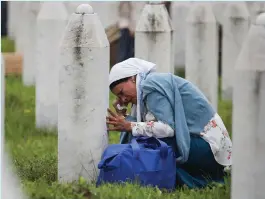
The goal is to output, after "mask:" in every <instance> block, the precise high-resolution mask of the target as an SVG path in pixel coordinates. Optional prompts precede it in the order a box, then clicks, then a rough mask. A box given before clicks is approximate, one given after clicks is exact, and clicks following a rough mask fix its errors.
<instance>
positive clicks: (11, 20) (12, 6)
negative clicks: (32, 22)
mask: <svg viewBox="0 0 265 199" xmlns="http://www.w3.org/2000/svg"><path fill="white" fill-rule="evenodd" d="M7 7H8V12H7V17H8V20H7V23H8V37H9V38H10V39H15V35H16V29H17V25H18V23H19V18H18V12H19V11H20V7H19V2H16V1H8V2H7Z"/></svg>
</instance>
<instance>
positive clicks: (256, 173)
mask: <svg viewBox="0 0 265 199" xmlns="http://www.w3.org/2000/svg"><path fill="white" fill-rule="evenodd" d="M264 53H265V13H263V14H262V15H260V16H258V17H257V20H256V23H253V24H252V25H251V27H250V30H249V33H248V36H247V38H246V40H245V41H244V43H243V46H242V50H241V52H240V54H239V56H238V60H237V63H236V68H235V69H236V73H235V78H236V79H235V83H234V91H233V142H234V149H233V153H234V163H233V170H232V199H237V198H240V199H248V198H253V199H262V198H265V192H264V178H265V169H264V168H265V156H264V153H265V134H264V128H265V123H264V116H265V64H264V63H265V58H264Z"/></svg>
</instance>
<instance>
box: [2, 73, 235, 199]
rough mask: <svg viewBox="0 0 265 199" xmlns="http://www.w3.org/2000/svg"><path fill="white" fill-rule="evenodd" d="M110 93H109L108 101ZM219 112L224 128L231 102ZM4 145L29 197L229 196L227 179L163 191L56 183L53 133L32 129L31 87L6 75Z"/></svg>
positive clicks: (112, 138) (114, 135) (113, 139)
mask: <svg viewBox="0 0 265 199" xmlns="http://www.w3.org/2000/svg"><path fill="white" fill-rule="evenodd" d="M113 100H114V96H113V95H111V96H110V104H111V102H112V101H113ZM219 107H220V108H219V110H220V111H219V112H220V115H221V116H222V117H223V118H224V121H225V123H226V125H227V126H228V128H231V127H230V124H231V122H230V121H229V120H228V119H230V118H231V103H229V102H222V101H220V104H219ZM5 132H6V147H7V149H8V150H9V152H10V154H11V157H12V160H13V163H14V165H15V168H16V171H17V174H18V176H19V177H20V180H21V182H22V185H23V188H24V190H25V192H26V193H27V194H28V195H29V196H30V198H36V199H48V198H49V199H50V198H58V199H59V198H69V199H70V198H86V197H85V196H84V197H83V196H82V195H88V194H92V195H96V196H97V198H135V199H138V198H162V197H163V198H183V199H184V198H187V199H192V198H194V199H195V198H196V199H200V198H202V199H205V198H222V199H223V198H225V199H228V198H229V194H230V188H229V187H230V186H229V182H228V183H227V184H226V185H225V186H220V185H218V186H213V187H211V188H210V187H209V188H206V189H202V190H188V189H181V190H176V191H175V192H173V193H163V192H161V191H160V190H158V189H152V188H143V187H139V186H138V185H131V184H127V185H126V186H120V185H104V186H102V187H99V188H96V187H95V185H94V184H86V183H85V182H84V180H82V179H81V180H80V181H79V182H76V183H71V184H63V185H61V184H58V183H57V182H56V180H57V135H56V132H48V131H44V130H38V129H36V128H35V89H34V87H24V86H23V85H22V83H21V78H20V77H15V76H8V77H7V78H6V119H5ZM118 139H119V134H118V133H117V132H111V133H110V143H117V142H118Z"/></svg>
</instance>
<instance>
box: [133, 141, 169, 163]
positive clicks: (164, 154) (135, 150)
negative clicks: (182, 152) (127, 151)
mask: <svg viewBox="0 0 265 199" xmlns="http://www.w3.org/2000/svg"><path fill="white" fill-rule="evenodd" d="M141 142H144V143H150V144H154V143H156V144H158V145H160V146H159V147H157V148H158V149H160V156H161V158H166V157H167V155H168V150H167V148H168V145H167V144H166V143H165V142H163V141H161V140H159V139H157V138H155V137H143V136H141V137H137V138H134V139H132V142H131V146H132V149H133V155H134V157H135V158H138V157H139V153H140V146H139V144H138V143H141Z"/></svg>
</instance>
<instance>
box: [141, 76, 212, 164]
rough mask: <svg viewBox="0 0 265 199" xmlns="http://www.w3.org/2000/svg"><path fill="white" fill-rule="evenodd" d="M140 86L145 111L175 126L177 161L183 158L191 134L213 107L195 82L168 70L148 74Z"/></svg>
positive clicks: (199, 130) (208, 117) (196, 129)
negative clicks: (166, 71)
mask: <svg viewBox="0 0 265 199" xmlns="http://www.w3.org/2000/svg"><path fill="white" fill-rule="evenodd" d="M140 89H141V91H142V100H143V103H145V104H146V107H147V109H148V111H150V112H151V113H152V114H153V115H154V116H155V118H156V119H157V120H159V121H162V122H164V123H166V124H168V125H170V126H171V127H172V128H173V129H174V130H175V141H176V148H177V154H179V157H177V162H178V163H180V164H181V163H184V162H186V161H187V160H188V157H189V149H190V135H191V134H197V135H199V134H200V132H202V131H203V129H204V126H205V125H206V124H207V123H208V122H209V120H210V119H211V118H212V117H213V116H214V114H215V113H216V111H215V110H214V109H213V107H212V106H211V104H210V103H209V101H208V100H207V99H206V97H205V96H204V95H203V94H202V92H201V91H200V90H199V89H198V88H197V87H196V86H195V85H193V84H192V83H190V82H189V81H187V80H185V79H183V78H181V77H178V76H175V75H173V74H171V73H156V72H153V73H150V74H148V75H147V76H146V77H145V79H144V80H142V82H141V85H140Z"/></svg>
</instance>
